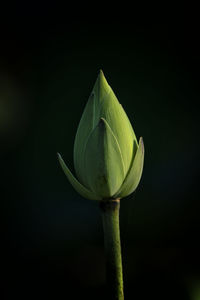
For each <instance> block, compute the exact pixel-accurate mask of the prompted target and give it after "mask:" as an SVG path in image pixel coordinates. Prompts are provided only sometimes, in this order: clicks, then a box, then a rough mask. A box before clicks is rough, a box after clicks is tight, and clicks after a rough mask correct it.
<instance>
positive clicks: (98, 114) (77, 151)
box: [58, 71, 144, 200]
mask: <svg viewBox="0 0 200 300" xmlns="http://www.w3.org/2000/svg"><path fill="white" fill-rule="evenodd" d="M58 158H59V162H60V164H61V167H62V169H63V171H64V172H65V174H66V176H67V177H68V179H69V181H70V182H71V184H72V186H73V187H74V188H75V190H76V191H77V192H78V193H80V194H81V195H82V196H83V197H85V198H88V199H94V200H102V199H108V198H122V197H126V196H128V195H130V194H131V193H132V192H133V191H134V190H135V189H136V188H137V186H138V184H139V181H140V178H141V175H142V170H143V162H144V145H143V140H142V138H140V140H139V144H138V142H137V139H136V136H135V133H134V131H133V128H132V126H131V124H130V121H129V119H128V117H127V115H126V113H125V111H124V109H123V108H122V106H121V104H120V103H119V102H118V100H117V98H116V96H115V94H114V92H113V90H112V89H111V87H110V86H109V85H108V83H107V81H106V79H105V77H104V75H103V72H102V71H100V74H99V76H98V78H97V80H96V83H95V85H94V88H93V90H92V93H91V95H90V97H89V100H88V102H87V104H86V107H85V110H84V112H83V115H82V118H81V120H80V123H79V126H78V130H77V133H76V137H75V143H74V167H75V171H76V175H77V178H75V177H74V176H73V175H72V173H71V172H70V170H69V169H68V168H67V166H66V165H65V163H64V161H63V159H62V157H61V156H60V154H58Z"/></svg>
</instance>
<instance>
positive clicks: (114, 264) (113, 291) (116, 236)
mask: <svg viewBox="0 0 200 300" xmlns="http://www.w3.org/2000/svg"><path fill="white" fill-rule="evenodd" d="M100 208H101V212H102V219H103V229H104V245H105V255H106V277H107V284H108V292H109V297H108V299H110V300H123V299H124V292H123V275H122V258H121V243H120V229H119V210H120V199H111V200H105V201H101V202H100Z"/></svg>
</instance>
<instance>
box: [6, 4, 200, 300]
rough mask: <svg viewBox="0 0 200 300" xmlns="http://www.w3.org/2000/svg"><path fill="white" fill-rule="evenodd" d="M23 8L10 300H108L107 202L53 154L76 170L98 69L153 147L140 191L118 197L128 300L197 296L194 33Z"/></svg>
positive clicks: (14, 61)
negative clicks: (80, 189)
mask: <svg viewBox="0 0 200 300" xmlns="http://www.w3.org/2000/svg"><path fill="white" fill-rule="evenodd" d="M23 9H24V8H23ZM23 9H22V8H21V7H18V8H17V10H16V12H15V13H14V14H12V13H10V14H9V15H8V17H6V18H5V20H2V19H1V24H0V25H1V29H0V33H1V38H0V39H1V45H0V170H1V178H0V179H1V182H0V187H1V190H0V199H1V201H0V204H1V209H0V211H1V221H2V225H1V228H2V231H3V234H2V236H1V249H2V255H1V266H2V267H1V273H2V279H1V283H2V295H4V296H3V298H2V299H13V297H15V298H17V297H18V298H20V299H22V300H23V299H48V298H51V297H52V298H54V299H79V298H80V295H81V297H85V299H106V296H105V294H106V289H105V267H104V263H105V261H104V252H103V232H102V224H101V216H100V212H99V208H98V203H96V202H92V201H89V200H86V199H82V198H81V197H80V196H79V195H78V194H77V193H76V192H75V191H74V190H73V188H72V187H71V185H70V184H69V182H68V181H67V179H66V178H65V176H64V174H63V173H62V171H61V169H60V167H59V165H58V162H57V157H56V152H57V151H59V152H60V153H61V154H62V155H63V157H64V159H65V161H66V163H67V164H68V166H69V167H70V168H71V169H72V170H73V162H72V153H73V143H74V137H75V133H76V129H77V126H78V122H79V120H80V117H81V114H82V112H83V109H84V106H85V104H86V102H87V99H88V96H89V94H90V92H91V90H92V87H93V84H94V82H95V80H96V77H97V75H98V72H99V69H103V71H104V74H105V76H106V78H107V80H108V82H109V83H110V85H111V87H112V88H113V90H114V92H115V93H116V95H117V97H118V99H119V101H120V102H121V103H122V105H123V107H124V109H125V111H126V113H127V115H128V117H129V119H130V120H131V123H132V125H133V128H134V130H135V133H136V136H137V137H138V138H139V137H140V136H143V138H144V144H145V166H144V172H143V176H142V180H141V183H140V185H139V187H138V189H137V191H136V192H135V193H134V194H133V195H131V196H129V197H127V198H126V199H123V200H122V201H121V216H120V221H121V240H122V255H123V265H124V285H125V296H126V298H125V299H147V297H148V298H150V297H153V298H154V299H172V300H173V299H182V300H184V299H185V300H187V299H191V300H198V299H200V288H199V287H200V259H199V231H200V221H199V212H200V202H199V193H198V188H199V182H198V180H197V178H198V173H199V152H198V147H199V108H198V102H199V96H200V89H199V79H200V78H199V67H200V54H199V53H200V47H199V44H198V39H199V27H198V24H197V23H193V24H192V23H190V22H189V23H188V21H187V19H186V20H185V21H184V20H182V21H180V22H177V23H176V24H172V23H171V22H166V23H164V22H160V23H155V24H152V23H147V24H144V23H143V22H141V24H140V23H135V24H134V23H133V22H132V21H131V20H132V19H131V18H130V16H129V18H128V19H127V20H126V21H123V22H122V20H121V19H119V18H118V16H116V18H115V21H112V22H108V20H107V19H109V18H107V19H106V20H104V19H103V18H102V17H100V16H98V17H97V18H95V16H94V15H93V14H91V15H90V14H88V15H87V17H86V16H85V15H84V13H82V11H81V7H80V8H79V11H78V12H76V14H75V16H76V17H75V18H74V21H71V20H70V16H71V15H70V12H69V11H67V12H66V14H65V16H60V17H59V16H56V17H55V15H54V14H53V8H51V11H49V10H48V9H47V10H46V9H43V10H40V13H38V11H37V10H36V9H35V10H34V8H33V7H30V8H29V9H28V10H27V12H26V13H23V12H22V10H23ZM135 14H136V13H134V15H135ZM107 16H109V14H108V13H107ZM70 293H72V294H70Z"/></svg>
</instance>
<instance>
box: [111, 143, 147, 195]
mask: <svg viewBox="0 0 200 300" xmlns="http://www.w3.org/2000/svg"><path fill="white" fill-rule="evenodd" d="M143 165H144V144H143V139H142V137H141V138H140V140H139V145H138V149H137V152H136V155H135V157H134V158H133V161H132V165H131V167H130V170H129V172H128V174H127V176H126V178H125V180H124V182H123V184H122V186H121V188H120V189H119V191H118V192H117V193H116V194H115V195H114V197H115V198H118V197H119V198H123V197H126V196H128V195H130V194H131V193H133V192H134V191H135V189H136V188H137V186H138V184H139V182H140V179H141V176H142V170H143Z"/></svg>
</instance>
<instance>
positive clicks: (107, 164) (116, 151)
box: [84, 118, 125, 199]
mask: <svg viewBox="0 0 200 300" xmlns="http://www.w3.org/2000/svg"><path fill="white" fill-rule="evenodd" d="M84 162H85V176H86V180H87V183H88V186H89V188H90V190H92V191H93V192H95V193H97V195H100V196H101V198H102V199H104V198H110V197H112V196H113V195H114V194H115V193H116V191H117V190H118V189H119V187H120V186H121V184H122V182H123V181H124V178H125V171H124V163H123V158H122V154H121V150H120V147H119V144H118V141H117V139H116V137H115V136H114V134H113V132H112V130H111V128H110V126H109V124H108V123H107V122H106V120H104V119H103V118H101V119H100V121H99V123H98V125H97V126H96V128H95V129H94V130H93V132H92V133H91V135H90V137H89V139H88V143H87V145H86V148H85V155H84Z"/></svg>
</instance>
